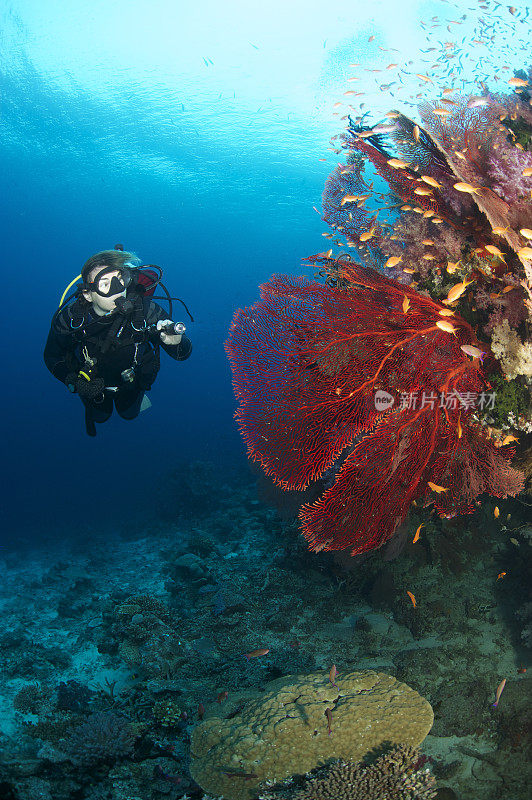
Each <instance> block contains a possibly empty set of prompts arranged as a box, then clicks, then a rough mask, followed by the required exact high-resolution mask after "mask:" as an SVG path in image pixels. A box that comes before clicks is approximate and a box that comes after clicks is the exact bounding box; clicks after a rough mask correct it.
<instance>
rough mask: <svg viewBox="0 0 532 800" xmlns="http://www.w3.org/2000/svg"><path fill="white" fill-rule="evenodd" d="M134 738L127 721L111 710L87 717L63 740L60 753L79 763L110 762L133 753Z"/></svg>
mask: <svg viewBox="0 0 532 800" xmlns="http://www.w3.org/2000/svg"><path fill="white" fill-rule="evenodd" d="M134 743H135V735H134V732H133V729H132V727H131V726H130V723H129V721H128V720H127V719H126V718H125V717H123V716H120V715H119V714H115V713H114V712H113V711H107V712H102V713H95V714H91V715H90V717H89V718H88V719H87V721H86V722H83V723H82V724H81V725H79V726H78V727H77V728H75V729H74V730H73V731H72V732H71V734H70V736H69V737H68V738H67V739H66V741H65V744H64V746H63V748H62V749H63V750H64V751H65V753H67V754H68V756H69V757H70V758H71V759H72V761H74V763H80V764H87V765H88V764H98V763H100V762H107V763H113V762H114V761H117V760H118V759H120V758H124V757H126V756H129V755H131V754H132V752H133V745H134Z"/></svg>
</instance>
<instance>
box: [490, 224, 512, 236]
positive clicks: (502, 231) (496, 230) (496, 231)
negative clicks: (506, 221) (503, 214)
mask: <svg viewBox="0 0 532 800" xmlns="http://www.w3.org/2000/svg"><path fill="white" fill-rule="evenodd" d="M509 230H510V226H507V227H506V228H501V227H496V228H492V229H491V232H492V233H494V234H495V236H503V234H505V233H506V231H509Z"/></svg>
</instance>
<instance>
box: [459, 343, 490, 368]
mask: <svg viewBox="0 0 532 800" xmlns="http://www.w3.org/2000/svg"><path fill="white" fill-rule="evenodd" d="M460 350H461V351H462V352H463V353H465V354H466V355H468V356H471V358H478V359H480V363H481V364H482V362H483V360H484V356H485V355H486V353H484V352H483V351H482V350H480V349H479V348H478V347H475V346H474V345H473V344H463V345H462V346H461V347H460Z"/></svg>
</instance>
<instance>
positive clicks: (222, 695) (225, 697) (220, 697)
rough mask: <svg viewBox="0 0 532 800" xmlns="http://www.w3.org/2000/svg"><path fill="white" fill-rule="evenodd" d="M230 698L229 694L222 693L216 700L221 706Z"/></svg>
mask: <svg viewBox="0 0 532 800" xmlns="http://www.w3.org/2000/svg"><path fill="white" fill-rule="evenodd" d="M228 697H229V693H228V692H220V694H219V695H218V697H217V698H216V702H217V703H220V704H221V703H222V702H223V700H227V698H228Z"/></svg>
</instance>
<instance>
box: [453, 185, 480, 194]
mask: <svg viewBox="0 0 532 800" xmlns="http://www.w3.org/2000/svg"><path fill="white" fill-rule="evenodd" d="M454 188H455V189H456V191H457V192H465V193H466V194H478V190H479V189H480V188H481V187H480V186H477V187H475V186H471V184H470V183H462V182H459V183H455V184H454Z"/></svg>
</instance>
